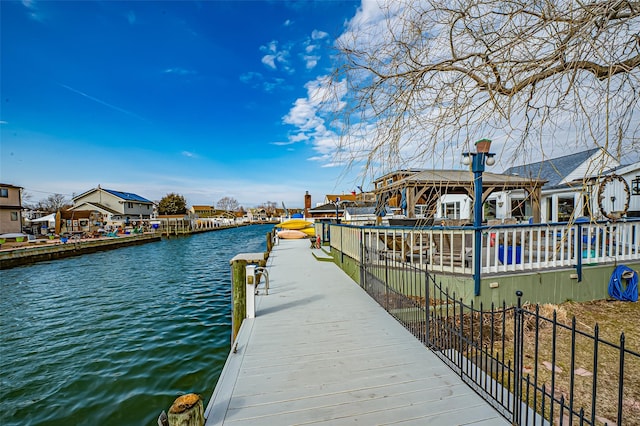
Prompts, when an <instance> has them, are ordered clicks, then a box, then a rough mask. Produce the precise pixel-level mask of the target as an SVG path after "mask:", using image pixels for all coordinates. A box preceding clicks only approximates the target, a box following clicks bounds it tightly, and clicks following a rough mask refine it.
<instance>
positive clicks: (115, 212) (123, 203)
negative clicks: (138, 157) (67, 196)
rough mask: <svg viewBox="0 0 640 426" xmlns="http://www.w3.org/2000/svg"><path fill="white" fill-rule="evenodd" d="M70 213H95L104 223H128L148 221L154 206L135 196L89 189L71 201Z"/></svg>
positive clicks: (106, 190)
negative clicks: (139, 220) (100, 216)
mask: <svg viewBox="0 0 640 426" xmlns="http://www.w3.org/2000/svg"><path fill="white" fill-rule="evenodd" d="M72 201H73V207H71V208H70V209H69V210H71V211H86V210H89V211H95V212H99V213H100V214H101V215H102V218H103V220H104V221H114V222H128V221H135V220H137V219H150V218H151V217H152V215H153V211H154V209H153V207H154V204H153V202H152V201H149V200H147V199H146V198H143V197H141V196H139V195H137V194H133V193H130V192H121V191H115V190H113V189H105V188H101V187H100V186H99V185H98V187H97V188H94V189H90V190H89V191H87V192H84V193H82V194H80V195H78V196H76V197H74V198H73V199H72Z"/></svg>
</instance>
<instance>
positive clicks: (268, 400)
mask: <svg viewBox="0 0 640 426" xmlns="http://www.w3.org/2000/svg"><path fill="white" fill-rule="evenodd" d="M267 267H268V270H269V275H270V288H269V295H266V296H265V295H262V294H263V292H262V291H261V292H260V293H261V295H259V296H257V300H256V304H257V309H256V318H255V319H245V321H244V322H243V324H242V327H241V329H240V332H239V334H238V338H237V341H236V342H237V351H236V352H235V353H234V352H233V351H232V352H231V353H230V354H229V358H228V359H227V362H226V364H225V366H224V369H223V371H222V374H221V376H220V379H219V381H218V383H217V385H216V388H215V391H214V393H213V396H212V399H211V401H210V402H209V405H208V407H207V409H206V413H205V416H206V417H207V421H206V425H208V426H211V425H221V424H224V425H252V426H256V425H258V426H259V425H270V426H273V425H276V426H280V425H302V424H324V425H343V424H350V425H352V424H359V425H383V424H402V425H428V424H432V425H467V424H472V425H506V424H509V423H508V422H507V421H506V419H504V418H503V417H502V416H500V414H498V412H497V411H495V410H494V409H493V408H492V407H491V406H489V404H488V403H486V402H485V401H484V400H483V399H482V398H480V396H478V395H477V394H476V393H475V392H473V390H471V388H469V387H468V386H467V385H465V384H464V383H463V382H462V381H461V380H460V378H459V377H458V376H456V375H455V374H454V373H453V371H452V370H450V369H449V368H448V367H446V366H445V365H444V364H443V363H442V361H440V360H439V359H438V358H437V357H436V356H435V355H434V354H432V353H431V352H430V351H429V350H428V349H427V348H426V347H425V346H423V345H422V344H421V343H420V342H419V341H418V340H417V339H416V338H415V337H414V336H413V335H411V333H409V332H408V331H407V330H405V329H404V328H403V327H402V326H401V325H400V324H399V323H398V322H397V321H396V320H395V319H393V318H392V317H391V316H390V315H389V314H387V313H386V312H385V311H384V309H382V308H381V307H380V306H379V305H378V304H377V303H376V302H375V301H374V300H373V299H371V298H370V297H369V296H368V295H367V294H366V293H365V292H364V290H362V289H361V288H360V287H359V286H358V285H357V284H356V283H355V282H354V281H353V280H352V279H350V278H349V277H348V276H347V275H345V274H344V272H342V271H341V270H340V269H339V268H338V267H337V266H336V265H335V264H333V263H331V262H326V261H320V260H317V259H316V257H314V256H313V254H312V250H311V249H310V248H309V241H308V240H280V244H279V245H277V246H275V247H274V248H273V250H272V252H271V255H270V258H269V262H268V265H267Z"/></svg>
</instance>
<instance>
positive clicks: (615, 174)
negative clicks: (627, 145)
mask: <svg viewBox="0 0 640 426" xmlns="http://www.w3.org/2000/svg"><path fill="white" fill-rule="evenodd" d="M504 174H507V175H513V176H520V177H525V178H526V177H529V178H536V179H544V180H545V181H546V183H545V184H544V186H543V187H542V191H541V200H540V204H541V221H542V222H543V223H549V222H570V221H573V220H575V219H576V218H578V217H589V218H590V219H592V220H601V219H607V218H609V219H612V218H617V217H621V216H627V217H638V216H640V189H638V186H639V185H640V162H638V163H635V164H631V165H626V166H621V165H620V163H619V162H618V161H617V160H616V159H615V158H613V157H612V156H611V155H610V154H609V153H607V152H606V151H605V150H604V149H602V148H593V149H589V150H586V151H582V152H578V153H574V154H570V155H565V156H562V157H557V158H551V159H545V160H542V161H538V162H534V163H529V164H523V165H520V166H514V167H510V168H508V169H507V170H505V171H504ZM634 185H635V194H634ZM487 203H488V204H489V206H490V209H491V210H493V211H495V213H496V217H497V218H507V217H515V218H517V219H520V220H526V219H527V218H528V217H530V216H531V215H532V210H531V205H532V202H531V198H530V197H528V196H527V195H526V194H525V193H524V192H523V191H521V190H520V191H518V190H514V191H500V192H496V193H494V194H492V196H491V197H490V198H489V200H488V201H487Z"/></svg>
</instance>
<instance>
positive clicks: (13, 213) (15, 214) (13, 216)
mask: <svg viewBox="0 0 640 426" xmlns="http://www.w3.org/2000/svg"><path fill="white" fill-rule="evenodd" d="M17 220H18V212H11V221H12V222H15V221H17Z"/></svg>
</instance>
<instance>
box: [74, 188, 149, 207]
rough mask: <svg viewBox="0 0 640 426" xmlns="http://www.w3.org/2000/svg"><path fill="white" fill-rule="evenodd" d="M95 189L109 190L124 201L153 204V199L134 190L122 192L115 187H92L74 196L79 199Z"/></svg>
mask: <svg viewBox="0 0 640 426" xmlns="http://www.w3.org/2000/svg"><path fill="white" fill-rule="evenodd" d="M94 191H105V192H108V193H109V194H111V195H114V196H116V197H118V198H120V199H122V200H124V201H135V202H137V203H146V204H153V201H149V200H147V199H146V198H144V197H141V196H139V195H138V194H134V193H132V192H122V191H115V190H113V189H106V188H101V187H100V186H98V187H97V188H92V189H90V190H88V191H86V192H83V193H82V194H80V195H77V196H75V197H73V199H74V200H77V199H79V198H82V197H84V196H85V195H87V194H90V193H92V192H94Z"/></svg>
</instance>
